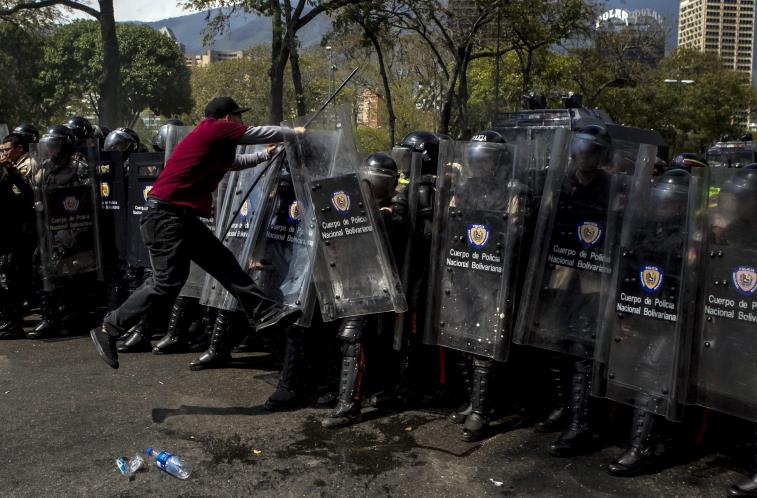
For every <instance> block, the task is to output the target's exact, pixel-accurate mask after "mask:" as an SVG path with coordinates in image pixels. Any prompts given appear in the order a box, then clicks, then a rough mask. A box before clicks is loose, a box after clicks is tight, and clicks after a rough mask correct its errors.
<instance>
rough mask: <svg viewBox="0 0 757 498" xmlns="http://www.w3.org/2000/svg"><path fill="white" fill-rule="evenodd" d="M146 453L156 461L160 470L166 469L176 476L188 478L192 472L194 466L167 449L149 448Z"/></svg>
mask: <svg viewBox="0 0 757 498" xmlns="http://www.w3.org/2000/svg"><path fill="white" fill-rule="evenodd" d="M145 453H146V454H147V456H148V457H149V458H150V460H153V461H155V465H157V466H158V468H159V469H160V470H165V471H166V472H168V473H169V474H171V475H172V476H174V477H178V478H179V479H186V478H188V477H189V474H191V473H192V468H191V467H190V466H189V465H188V464H186V463H184V462H183V461H182V459H181V458H179V457H177V456H176V455H172V454H171V453H169V452H167V451H161V450H155V449H153V448H147V451H146V452H145Z"/></svg>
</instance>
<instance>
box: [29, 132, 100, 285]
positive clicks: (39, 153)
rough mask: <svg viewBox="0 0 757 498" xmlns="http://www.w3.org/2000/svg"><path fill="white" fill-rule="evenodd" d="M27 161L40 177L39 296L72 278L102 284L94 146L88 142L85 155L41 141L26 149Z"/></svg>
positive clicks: (37, 200) (37, 199) (37, 195)
mask: <svg viewBox="0 0 757 498" xmlns="http://www.w3.org/2000/svg"><path fill="white" fill-rule="evenodd" d="M30 155H31V157H32V158H33V159H34V160H35V161H37V164H39V165H40V174H41V175H40V176H41V181H40V182H39V184H38V185H36V186H35V210H36V213H37V232H38V235H39V251H40V273H41V274H42V283H43V288H44V290H46V291H51V290H53V289H55V288H56V287H61V286H65V285H69V284H70V283H72V282H73V281H74V279H77V278H92V279H98V280H102V279H103V264H102V251H101V242H100V233H99V211H100V210H99V188H100V184H99V178H98V171H99V166H100V163H99V161H100V159H99V147H98V144H97V141H96V140H88V141H87V149H86V154H79V153H76V152H74V151H73V148H72V147H70V146H67V145H61V144H60V143H58V144H53V143H47V142H44V141H43V142H41V143H39V144H30Z"/></svg>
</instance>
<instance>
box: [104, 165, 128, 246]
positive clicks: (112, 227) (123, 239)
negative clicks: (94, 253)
mask: <svg viewBox="0 0 757 498" xmlns="http://www.w3.org/2000/svg"><path fill="white" fill-rule="evenodd" d="M99 175H100V235H101V236H102V241H103V250H104V251H105V252H106V253H110V254H112V255H114V256H116V257H117V258H118V259H121V260H125V259H126V252H127V251H126V247H127V240H128V237H127V221H128V217H127V210H128V204H127V186H126V172H125V170H124V164H123V155H122V154H121V152H119V151H102V150H101V151H100V171H99Z"/></svg>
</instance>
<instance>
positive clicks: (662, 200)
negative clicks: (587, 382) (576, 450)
mask: <svg viewBox="0 0 757 498" xmlns="http://www.w3.org/2000/svg"><path fill="white" fill-rule="evenodd" d="M693 173H694V174H691V175H690V174H689V173H687V172H686V171H683V170H677V171H672V172H670V173H668V174H666V175H663V176H662V177H658V178H656V179H655V180H654V182H649V181H642V182H639V183H638V184H636V185H633V186H632V188H631V189H630V191H629V192H628V204H627V206H628V207H627V212H626V215H625V220H624V223H623V226H622V229H621V228H620V227H618V226H613V225H610V226H608V237H610V238H615V235H614V232H615V231H616V230H618V229H620V230H621V235H620V236H619V237H618V239H619V242H618V250H617V253H618V257H617V259H616V260H615V268H614V271H613V273H612V274H611V276H610V277H609V285H608V292H607V295H608V299H607V302H606V305H605V312H604V317H605V318H604V320H603V323H602V327H601V332H600V334H599V335H598V337H597V345H596V358H595V359H596V362H595V368H594V374H595V382H594V386H593V387H594V393H595V394H596V395H598V396H603V397H606V398H609V399H612V400H613V401H617V402H620V403H625V404H629V405H631V406H634V407H637V408H640V409H643V410H644V411H647V412H650V413H655V414H657V415H661V416H665V417H667V418H669V419H671V420H680V418H681V415H682V405H681V404H680V402H679V401H680V400H681V399H682V397H683V396H682V394H683V393H684V392H685V387H686V385H687V380H688V379H687V375H686V372H688V367H689V359H690V354H689V351H690V345H691V341H692V336H693V331H694V317H695V314H696V313H695V311H696V294H697V283H698V280H699V277H700V274H699V263H700V254H699V252H700V251H699V249H700V241H701V236H702V224H701V222H702V214H703V208H704V206H705V202H706V194H705V192H706V191H705V190H704V184H705V181H704V180H705V179H704V178H703V177H702V176H703V175H702V173H703V171H702V170H696V169H695V170H694V171H693Z"/></svg>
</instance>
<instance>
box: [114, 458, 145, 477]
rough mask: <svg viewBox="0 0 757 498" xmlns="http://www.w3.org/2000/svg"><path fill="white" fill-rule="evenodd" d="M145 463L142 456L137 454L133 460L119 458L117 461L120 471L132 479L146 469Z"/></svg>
mask: <svg viewBox="0 0 757 498" xmlns="http://www.w3.org/2000/svg"><path fill="white" fill-rule="evenodd" d="M144 466H145V461H144V459H143V458H142V456H141V455H139V454H137V455H134V456H133V457H131V458H127V457H124V456H122V457H118V458H117V459H116V467H118V471H119V472H120V473H121V474H123V475H124V476H126V477H131V476H133V475H134V474H136V473H137V471H138V470H140V469H142V468H144Z"/></svg>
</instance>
